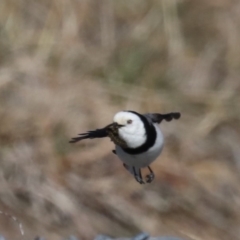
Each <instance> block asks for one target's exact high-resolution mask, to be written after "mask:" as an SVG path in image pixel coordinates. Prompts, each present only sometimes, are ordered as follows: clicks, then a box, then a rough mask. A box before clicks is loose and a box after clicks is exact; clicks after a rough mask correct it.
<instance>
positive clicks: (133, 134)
mask: <svg viewBox="0 0 240 240" xmlns="http://www.w3.org/2000/svg"><path fill="white" fill-rule="evenodd" d="M180 117H181V113H180V112H170V113H165V114H161V113H146V114H140V113H138V112H135V111H131V110H124V111H119V112H117V113H116V114H115V115H114V117H113V121H112V123H110V124H108V125H107V126H105V127H103V128H99V129H96V130H90V131H87V132H85V133H80V134H78V136H77V137H74V138H72V139H71V140H70V141H69V142H70V143H76V142H78V141H82V140H85V139H95V138H105V137H108V138H110V140H111V141H112V142H113V143H114V145H115V149H114V150H112V152H113V153H114V154H116V155H117V156H118V158H119V159H120V160H121V161H122V163H123V166H124V167H125V169H126V170H128V171H129V172H130V173H131V174H132V175H133V176H134V178H135V180H136V181H137V182H138V183H140V184H144V183H151V182H152V181H153V180H154V178H155V174H154V172H153V170H152V169H151V167H150V164H151V163H152V162H153V161H155V160H156V159H157V157H158V156H159V155H160V154H161V152H162V149H163V146H164V136H163V133H162V131H161V130H160V127H159V124H160V123H161V122H162V121H163V120H165V121H167V122H170V121H172V120H173V119H179V118H180ZM142 168H148V170H149V174H147V175H146V177H145V179H143V177H142V173H141V169H142Z"/></svg>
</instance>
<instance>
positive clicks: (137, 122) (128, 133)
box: [113, 111, 146, 148]
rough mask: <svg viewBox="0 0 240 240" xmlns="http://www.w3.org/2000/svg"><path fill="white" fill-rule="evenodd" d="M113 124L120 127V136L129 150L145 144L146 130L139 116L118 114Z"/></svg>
mask: <svg viewBox="0 0 240 240" xmlns="http://www.w3.org/2000/svg"><path fill="white" fill-rule="evenodd" d="M113 122H114V123H116V124H117V125H118V126H119V129H118V134H119V136H120V137H121V138H122V139H123V140H124V141H125V142H126V143H127V145H128V147H129V148H137V147H139V146H141V145H142V144H144V143H145V141H146V130H145V127H144V123H143V121H142V120H141V118H140V117H139V116H138V115H137V114H135V113H133V112H127V111H122V112H118V113H117V114H116V115H115V116H114V118H113Z"/></svg>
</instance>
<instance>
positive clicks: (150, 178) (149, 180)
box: [146, 166, 155, 183]
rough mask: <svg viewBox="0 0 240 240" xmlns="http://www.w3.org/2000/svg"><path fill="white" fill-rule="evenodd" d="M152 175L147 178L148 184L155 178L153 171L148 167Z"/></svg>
mask: <svg viewBox="0 0 240 240" xmlns="http://www.w3.org/2000/svg"><path fill="white" fill-rule="evenodd" d="M148 169H149V171H150V174H148V175H147V176H146V180H147V183H151V182H152V181H153V179H154V177H155V175H154V172H153V170H152V169H151V168H150V167H149V166H148Z"/></svg>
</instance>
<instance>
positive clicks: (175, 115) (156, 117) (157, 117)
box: [145, 112, 181, 123]
mask: <svg viewBox="0 0 240 240" xmlns="http://www.w3.org/2000/svg"><path fill="white" fill-rule="evenodd" d="M145 116H146V117H147V118H149V119H151V121H152V122H154V123H161V122H162V120H166V121H167V122H170V121H172V120H173V119H179V118H180V117H181V113H179V112H171V113H166V114H161V113H148V114H145Z"/></svg>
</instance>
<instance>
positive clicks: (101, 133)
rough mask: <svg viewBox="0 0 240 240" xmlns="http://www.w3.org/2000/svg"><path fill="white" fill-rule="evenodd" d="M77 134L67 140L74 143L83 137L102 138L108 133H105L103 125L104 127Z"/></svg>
mask: <svg viewBox="0 0 240 240" xmlns="http://www.w3.org/2000/svg"><path fill="white" fill-rule="evenodd" d="M78 135H79V137H74V138H72V139H71V140H70V141H69V142H70V143H75V142H78V141H81V140H83V139H93V138H104V137H107V136H108V133H107V129H106V127H105V128H101V129H96V130H92V131H88V132H86V133H80V134H78Z"/></svg>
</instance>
